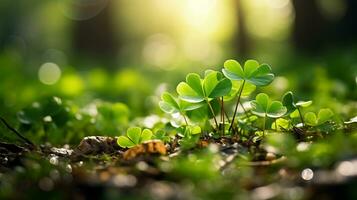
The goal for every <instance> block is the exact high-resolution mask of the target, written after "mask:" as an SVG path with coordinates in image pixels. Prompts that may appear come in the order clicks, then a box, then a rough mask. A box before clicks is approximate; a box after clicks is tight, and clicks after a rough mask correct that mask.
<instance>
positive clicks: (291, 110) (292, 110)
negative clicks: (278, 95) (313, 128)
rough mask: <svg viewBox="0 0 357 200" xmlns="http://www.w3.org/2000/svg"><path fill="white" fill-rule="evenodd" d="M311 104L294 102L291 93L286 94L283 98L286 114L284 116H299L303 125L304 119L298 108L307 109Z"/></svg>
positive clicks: (310, 102)
mask: <svg viewBox="0 0 357 200" xmlns="http://www.w3.org/2000/svg"><path fill="white" fill-rule="evenodd" d="M311 104H312V101H299V102H295V100H294V95H293V93H292V92H291V91H289V92H287V93H285V94H284V96H283V105H284V106H285V107H286V108H287V112H286V114H285V115H289V114H290V116H291V117H298V116H300V120H301V123H302V124H303V125H304V123H305V122H304V118H303V116H302V114H301V110H300V108H302V107H308V106H310V105H311Z"/></svg>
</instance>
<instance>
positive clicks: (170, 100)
mask: <svg viewBox="0 0 357 200" xmlns="http://www.w3.org/2000/svg"><path fill="white" fill-rule="evenodd" d="M203 105H204V104H192V103H189V102H185V101H182V100H181V99H177V98H175V97H173V96H172V95H171V94H170V93H168V92H164V93H163V94H162V95H161V101H160V102H159V107H160V108H161V110H162V111H164V112H166V113H169V114H175V113H181V114H183V113H184V112H185V111H189V110H195V109H197V108H199V107H201V106H203Z"/></svg>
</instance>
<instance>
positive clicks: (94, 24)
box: [72, 0, 119, 61]
mask: <svg viewBox="0 0 357 200" xmlns="http://www.w3.org/2000/svg"><path fill="white" fill-rule="evenodd" d="M111 4H112V3H111V1H110V0H109V1H108V3H107V5H106V7H105V8H104V9H103V10H101V11H100V13H99V14H98V15H96V16H94V17H92V18H90V19H86V20H77V21H74V22H73V29H72V31H73V32H72V38H73V41H72V45H73V51H74V53H75V54H77V55H78V54H79V55H80V56H84V57H88V58H94V59H98V60H104V61H107V60H108V58H109V59H111V60H113V59H114V57H115V56H116V54H117V52H118V46H119V43H118V40H117V37H115V34H114V33H115V31H114V27H113V25H114V24H113V23H112V15H111V8H112V6H111ZM98 6H100V4H99V5H98ZM75 9H77V12H79V13H87V12H90V11H88V10H86V9H93V8H92V7H89V6H77V7H76V8H75Z"/></svg>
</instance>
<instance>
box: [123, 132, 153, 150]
mask: <svg viewBox="0 0 357 200" xmlns="http://www.w3.org/2000/svg"><path fill="white" fill-rule="evenodd" d="M152 135H153V134H152V131H151V130H149V129H144V130H141V128H140V127H131V128H128V130H127V131H126V136H119V137H118V140H117V143H118V145H119V146H121V147H123V148H131V147H134V146H136V145H138V144H141V143H142V142H145V141H147V140H150V139H151V137H152Z"/></svg>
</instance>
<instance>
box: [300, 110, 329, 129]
mask: <svg viewBox="0 0 357 200" xmlns="http://www.w3.org/2000/svg"><path fill="white" fill-rule="evenodd" d="M332 117H333V112H332V111H331V110H330V109H328V108H324V109H320V111H319V113H318V114H317V116H316V114H315V113H313V112H308V113H306V114H305V115H304V119H305V122H306V124H307V125H310V126H318V125H321V124H323V123H325V122H327V121H328V120H330V119H331V118H332Z"/></svg>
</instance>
